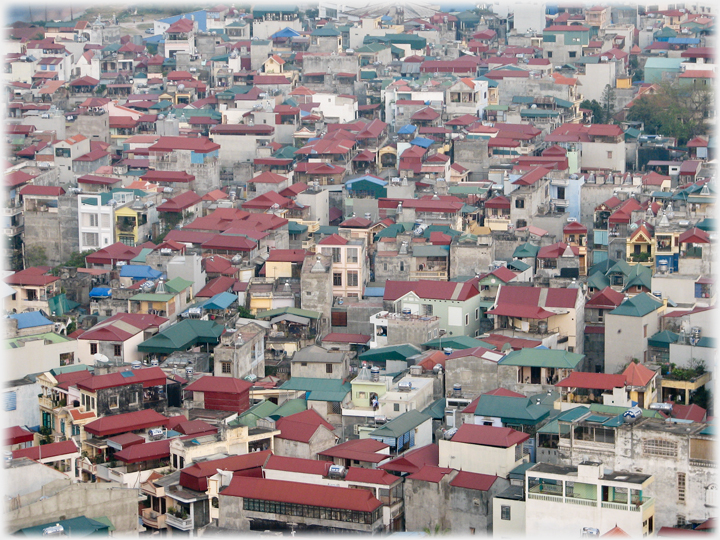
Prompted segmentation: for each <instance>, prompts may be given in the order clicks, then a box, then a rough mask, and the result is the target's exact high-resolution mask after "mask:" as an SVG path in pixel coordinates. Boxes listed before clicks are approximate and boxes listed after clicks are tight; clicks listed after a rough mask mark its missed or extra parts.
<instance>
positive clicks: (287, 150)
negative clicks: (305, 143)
mask: <svg viewBox="0 0 720 540" xmlns="http://www.w3.org/2000/svg"><path fill="white" fill-rule="evenodd" d="M298 150H300V149H299V148H295V147H294V146H292V145H288V146H283V147H282V148H281V149H280V150H278V151H277V152H275V153H274V154H273V155H272V157H274V158H277V159H295V158H297V156H296V155H295V152H297V151H298Z"/></svg>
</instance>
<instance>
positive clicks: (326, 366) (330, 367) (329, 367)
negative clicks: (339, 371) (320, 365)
mask: <svg viewBox="0 0 720 540" xmlns="http://www.w3.org/2000/svg"><path fill="white" fill-rule="evenodd" d="M332 372H333V370H332V364H325V373H332Z"/></svg>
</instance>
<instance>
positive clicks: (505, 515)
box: [500, 505, 510, 521]
mask: <svg viewBox="0 0 720 540" xmlns="http://www.w3.org/2000/svg"><path fill="white" fill-rule="evenodd" d="M500 519H504V520H506V521H509V520H510V507H509V506H505V505H502V506H501V507H500Z"/></svg>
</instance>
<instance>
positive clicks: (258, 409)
mask: <svg viewBox="0 0 720 540" xmlns="http://www.w3.org/2000/svg"><path fill="white" fill-rule="evenodd" d="M306 409H307V401H305V400H304V399H301V398H297V399H291V400H288V401H286V402H285V403H283V404H282V405H280V406H278V405H276V404H275V403H273V402H272V401H268V400H264V401H261V402H260V403H256V404H255V405H253V406H252V407H250V408H249V409H248V410H247V411H245V412H244V413H242V414H241V415H240V416H238V417H237V418H236V419H235V420H233V421H232V422H229V423H228V424H229V425H230V426H240V425H242V426H248V427H255V426H257V421H258V420H259V419H261V418H267V417H268V416H272V417H277V418H283V417H285V416H289V415H291V414H295V413H298V412H302V411H304V410H306Z"/></svg>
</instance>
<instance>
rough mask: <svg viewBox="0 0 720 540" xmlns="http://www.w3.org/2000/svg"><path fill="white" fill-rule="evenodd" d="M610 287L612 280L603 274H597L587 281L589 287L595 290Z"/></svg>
mask: <svg viewBox="0 0 720 540" xmlns="http://www.w3.org/2000/svg"><path fill="white" fill-rule="evenodd" d="M609 285H610V278H608V277H607V276H606V275H604V274H603V273H602V272H595V273H594V274H592V275H591V276H590V277H588V280H587V286H588V287H593V288H595V289H600V290H602V289H604V288H605V287H608V286H609Z"/></svg>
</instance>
